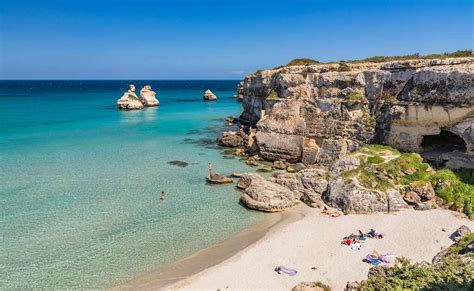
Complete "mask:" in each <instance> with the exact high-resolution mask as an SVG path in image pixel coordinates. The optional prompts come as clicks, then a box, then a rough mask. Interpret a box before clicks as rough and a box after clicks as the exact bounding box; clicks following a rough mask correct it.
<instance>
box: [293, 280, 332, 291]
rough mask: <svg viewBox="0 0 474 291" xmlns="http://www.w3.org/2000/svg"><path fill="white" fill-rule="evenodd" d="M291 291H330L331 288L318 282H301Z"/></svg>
mask: <svg viewBox="0 0 474 291" xmlns="http://www.w3.org/2000/svg"><path fill="white" fill-rule="evenodd" d="M291 291H331V288H330V287H329V286H328V285H326V284H323V283H321V282H319V281H316V282H301V283H299V284H298V285H296V286H295V287H293V288H292V289H291Z"/></svg>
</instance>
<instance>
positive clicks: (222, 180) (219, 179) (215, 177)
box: [207, 164, 234, 184]
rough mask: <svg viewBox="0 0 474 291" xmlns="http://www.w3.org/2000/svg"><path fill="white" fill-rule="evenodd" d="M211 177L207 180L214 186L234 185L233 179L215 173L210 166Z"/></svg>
mask: <svg viewBox="0 0 474 291" xmlns="http://www.w3.org/2000/svg"><path fill="white" fill-rule="evenodd" d="M208 170H209V175H208V176H207V180H208V181H209V182H211V183H214V184H227V183H233V182H234V181H232V179H231V178H228V177H225V176H223V175H221V174H219V173H217V172H215V171H213V170H212V166H211V164H209V165H208Z"/></svg>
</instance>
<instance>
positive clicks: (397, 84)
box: [240, 58, 474, 168]
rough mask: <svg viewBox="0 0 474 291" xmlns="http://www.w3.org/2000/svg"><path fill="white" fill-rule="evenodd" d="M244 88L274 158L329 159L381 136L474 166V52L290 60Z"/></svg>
mask: <svg viewBox="0 0 474 291" xmlns="http://www.w3.org/2000/svg"><path fill="white" fill-rule="evenodd" d="M241 93H242V94H243V100H242V101H243V108H244V111H243V113H242V115H241V116H240V119H241V122H242V123H244V124H248V125H250V126H252V127H256V129H257V131H256V134H255V140H256V143H257V145H258V150H259V152H260V156H262V157H263V158H264V159H266V160H270V161H276V160H286V161H291V162H296V161H303V162H304V163H305V164H314V163H320V164H329V163H331V162H332V161H334V160H335V159H336V158H339V157H341V156H343V155H345V154H346V153H347V152H349V151H353V150H355V149H357V148H358V147H359V146H360V144H363V143H373V142H375V143H383V144H388V145H391V146H393V147H396V148H398V149H401V150H406V151H414V152H422V153H426V155H427V156H428V157H430V155H431V157H432V158H434V159H437V160H439V162H440V163H444V164H447V165H448V166H450V167H453V168H459V167H464V168H474V58H448V59H432V60H424V59H417V60H403V61H392V62H385V63H359V62H354V63H331V64H318V65H308V66H285V67H281V68H278V69H273V70H264V71H260V72H258V73H255V74H251V75H248V76H247V77H246V78H245V80H244V83H243V87H242V89H241Z"/></svg>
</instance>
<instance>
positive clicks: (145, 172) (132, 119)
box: [0, 80, 263, 290]
mask: <svg viewBox="0 0 474 291" xmlns="http://www.w3.org/2000/svg"><path fill="white" fill-rule="evenodd" d="M129 84H134V85H135V86H136V88H137V91H139V90H140V88H142V87H143V86H144V85H151V87H152V90H154V91H155V92H157V98H158V99H159V101H160V102H161V106H159V107H149V108H145V109H143V110H136V111H121V110H118V109H117V108H116V106H115V104H116V101H117V99H118V98H120V97H121V96H122V94H123V92H125V91H127V90H128V85H129ZM237 84H238V81H152V80H149V81H144V80H124V81H0V101H1V102H2V104H3V109H2V112H1V113H0V182H1V183H0V289H2V290H4V289H20V290H25V289H33V288H34V289H66V288H70V289H72V288H74V289H77V288H85V289H86V288H87V289H91V288H98V289H104V288H109V287H113V286H117V285H120V284H122V283H124V282H127V281H128V280H130V279H132V278H135V277H137V276H140V275H142V274H145V273H147V272H150V271H152V270H154V269H156V268H159V267H163V266H166V265H168V264H171V263H173V262H176V261H178V260H180V259H183V258H185V257H188V256H190V255H192V254H194V253H196V252H197V251H199V250H201V249H205V248H207V247H209V246H212V245H214V244H216V243H218V242H220V241H222V240H224V239H226V238H228V237H230V236H231V235H233V234H235V233H238V232H239V231H242V230H244V229H246V228H248V227H251V226H253V225H256V224H257V223H259V222H261V221H262V220H263V214H261V213H258V212H255V211H251V210H248V209H246V208H245V207H243V206H242V205H240V204H239V197H240V193H239V192H238V191H237V190H235V188H234V186H233V185H210V184H208V183H207V182H206V176H207V171H208V163H211V164H212V166H213V169H214V170H216V171H218V172H220V173H222V174H224V175H228V174H231V173H232V172H245V171H254V170H253V169H252V168H249V167H248V166H246V165H245V163H243V162H242V161H240V160H239V159H238V158H237V157H235V156H233V155H231V154H230V152H229V150H228V149H225V148H220V147H219V146H217V145H216V143H215V139H216V137H218V135H219V133H221V132H222V131H223V130H226V129H227V128H228V127H227V124H226V123H225V121H224V118H225V117H226V116H230V115H233V116H238V115H239V114H240V112H241V111H242V108H241V104H240V103H238V102H237V101H236V100H235V99H234V98H233V95H234V94H235V91H236V85H237ZM206 89H211V90H212V91H213V92H214V93H215V94H216V95H217V96H218V100H217V101H216V102H204V101H203V99H202V95H203V93H204V91H205V90H206ZM173 161H175V162H174V163H170V162H173ZM176 161H178V162H184V163H176ZM186 164H187V166H185V165H186ZM161 191H164V192H165V197H166V198H165V200H160V192H161Z"/></svg>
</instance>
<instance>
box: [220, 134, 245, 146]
mask: <svg viewBox="0 0 474 291" xmlns="http://www.w3.org/2000/svg"><path fill="white" fill-rule="evenodd" d="M242 141H243V139H242V137H241V136H240V134H239V133H238V132H235V131H226V132H224V133H223V134H222V136H221V137H219V139H218V140H217V142H218V143H219V145H221V146H226V147H238V146H240V145H242Z"/></svg>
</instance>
